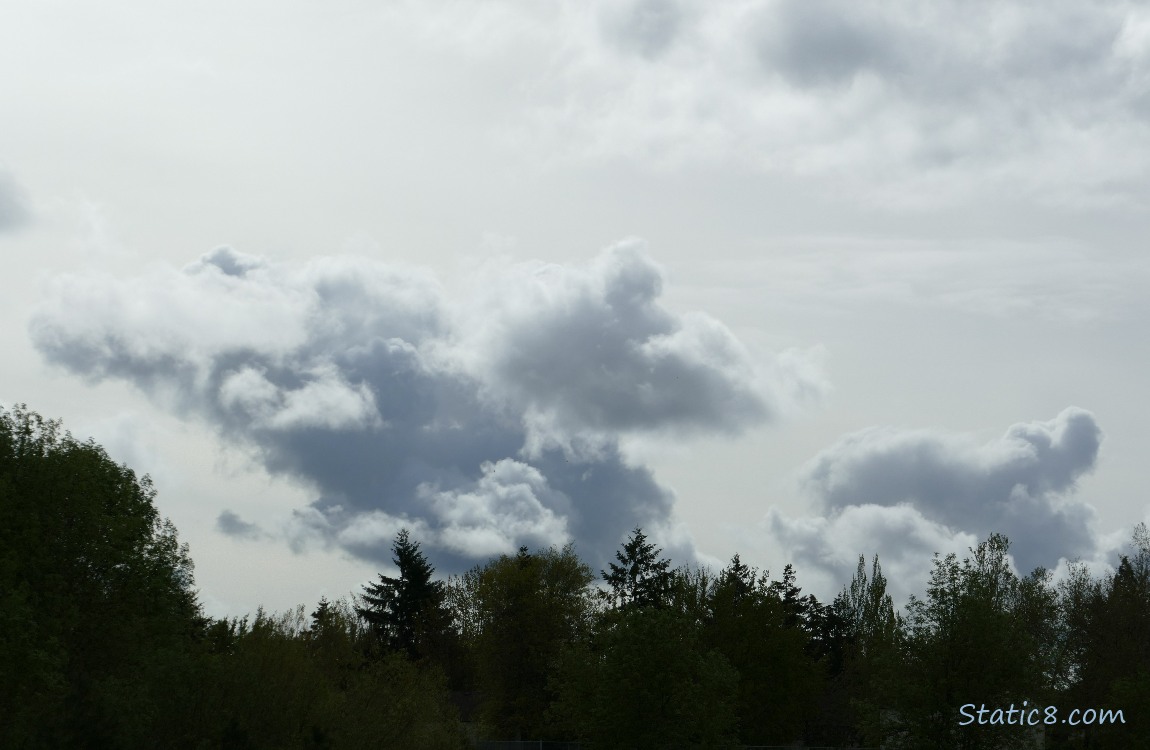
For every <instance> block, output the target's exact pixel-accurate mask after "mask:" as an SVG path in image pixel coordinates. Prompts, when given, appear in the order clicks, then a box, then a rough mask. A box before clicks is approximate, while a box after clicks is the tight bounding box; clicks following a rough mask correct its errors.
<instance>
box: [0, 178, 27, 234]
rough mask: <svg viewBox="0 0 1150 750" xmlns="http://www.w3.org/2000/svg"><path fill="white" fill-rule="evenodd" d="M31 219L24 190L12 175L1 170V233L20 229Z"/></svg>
mask: <svg viewBox="0 0 1150 750" xmlns="http://www.w3.org/2000/svg"><path fill="white" fill-rule="evenodd" d="M30 218H31V215H30V214H29V211H28V207H27V199H26V198H25V195H24V191H23V189H22V188H21V187H20V186H19V185H18V184H17V183H16V180H15V179H13V177H12V176H11V175H10V174H8V173H7V172H5V171H3V170H0V232H6V231H11V230H14V229H19V228H20V227H22V226H23V225H25V224H26V223H28V221H29V219H30Z"/></svg>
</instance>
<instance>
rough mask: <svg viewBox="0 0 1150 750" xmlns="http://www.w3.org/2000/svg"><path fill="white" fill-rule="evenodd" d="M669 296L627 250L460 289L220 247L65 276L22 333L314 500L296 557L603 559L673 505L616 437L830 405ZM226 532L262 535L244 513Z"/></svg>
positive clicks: (419, 277) (59, 359)
mask: <svg viewBox="0 0 1150 750" xmlns="http://www.w3.org/2000/svg"><path fill="white" fill-rule="evenodd" d="M662 279H663V274H662V271H661V270H660V268H659V267H658V266H657V265H656V264H655V263H654V262H652V261H651V260H650V258H648V257H647V256H646V254H645V253H644V252H643V251H642V250H641V249H640V248H639V247H638V246H637V245H636V244H635V243H625V244H623V245H619V246H616V247H613V248H609V249H608V250H606V251H604V252H603V253H602V254H601V255H600V256H599V257H597V258H596V259H595V260H594V261H592V262H591V263H589V264H586V265H583V266H546V265H541V264H520V265H509V264H501V265H497V266H492V267H489V268H487V269H486V270H485V271H484V272H483V273H480V274H478V275H477V276H476V277H475V278H474V279H473V283H472V285H471V287H470V288H467V289H461V290H452V291H451V292H450V293H449V292H448V291H447V290H444V289H443V288H442V287H441V285H440V284H439V282H438V280H437V279H435V278H434V277H433V276H431V275H430V274H428V273H427V272H424V271H420V270H418V269H413V268H405V267H399V266H393V265H389V264H385V263H379V262H375V261H370V260H365V259H362V258H318V259H314V260H312V261H310V262H308V263H304V264H288V263H274V262H270V261H268V260H266V259H262V258H258V257H254V256H250V255H245V254H242V253H238V252H235V251H233V250H231V249H228V248H221V249H218V250H216V251H213V252H212V253H208V254H206V255H204V256H203V257H201V258H200V259H199V260H197V261H195V262H193V263H191V264H189V265H187V266H185V267H184V268H183V269H175V268H161V269H157V270H153V271H152V272H149V273H146V274H143V275H140V276H137V277H135V278H130V279H117V278H113V277H110V276H100V275H83V276H76V275H73V276H65V277H61V278H58V279H56V280H55V281H54V282H53V284H52V286H51V288H50V289H49V291H48V294H47V296H46V299H45V302H44V304H43V305H42V307H41V308H40V309H39V310H38V311H37V312H36V313H35V315H34V316H33V318H32V320H31V321H30V323H29V331H30V334H31V337H32V340H33V342H34V344H35V346H36V347H37V348H38V349H39V351H40V352H41V353H42V355H43V356H44V357H45V358H46V359H47V360H49V361H50V362H53V363H56V364H58V365H60V366H62V367H64V368H66V369H67V370H69V371H71V372H73V373H75V374H78V375H81V376H84V377H87V378H89V379H91V380H101V379H106V378H116V379H122V380H126V381H129V382H131V383H134V384H135V385H137V386H139V387H140V388H141V389H143V390H145V391H146V392H147V393H149V394H150V395H152V396H154V397H155V398H157V399H158V400H160V401H161V402H162V403H165V404H168V405H171V406H172V407H173V408H176V409H178V410H180V411H181V413H183V414H187V415H197V416H199V417H201V418H203V419H205V420H207V421H208V422H209V423H210V424H212V425H214V426H215V427H216V428H217V429H218V430H219V431H220V434H221V435H222V436H223V437H224V438H225V439H227V440H231V441H235V442H236V443H239V444H242V445H244V446H248V447H253V448H254V449H255V450H256V455H258V457H259V460H260V461H261V462H262V463H263V464H264V466H266V467H267V469H268V470H269V471H271V472H273V473H277V474H280V475H284V476H288V477H291V478H293V479H296V480H299V481H302V482H304V483H306V484H307V485H308V486H310V487H312V488H314V490H315V491H316V493H317V497H316V500H315V501H314V503H312V504H311V505H310V506H309V507H307V508H303V509H298V510H297V511H296V512H295V514H294V521H293V523H292V528H291V529H290V530H289V534H288V536H289V538H290V541H291V542H292V544H293V545H294V546H296V547H297V548H301V549H302V548H304V547H307V546H308V545H310V544H313V543H320V544H324V545H332V544H334V545H338V546H340V547H342V548H344V549H346V550H348V551H350V552H352V553H353V554H356V555H360V556H363V557H367V558H374V559H385V558H386V557H387V555H388V547H389V544H390V540H391V539H392V538H393V537H394V534H395V532H396V531H397V530H398V528H400V527H401V526H407V527H409V528H411V529H412V531H413V533H416V534H417V535H418V536H419V537H420V538H421V539H423V540H424V541H425V543H426V544H427V545H428V546H429V548H431V549H432V550H435V551H436V553H437V554H438V556H439V559H440V560H441V561H443V562H445V563H447V564H452V565H460V566H461V565H464V564H467V563H468V562H470V561H472V560H474V559H476V558H483V557H486V556H488V555H491V554H496V553H499V552H512V551H514V550H515V549H516V548H517V547H518V546H519V545H521V544H528V545H541V544H552V543H554V544H558V543H562V542H564V541H566V540H568V539H574V540H575V541H577V542H578V544H579V545H580V547H581V549H582V550H584V551H585V553H587V554H588V555H589V556H591V558H592V559H596V558H599V557H603V558H605V557H607V556H608V555H609V553H610V551H611V550H612V549H613V548H614V547H615V545H616V544H617V542H618V540H619V539H620V538H621V536H622V535H624V534H625V533H626V532H627V531H628V530H629V529H630V528H631V527H633V526H635V525H637V524H638V525H643V526H644V527H646V528H664V529H668V530H673V529H674V528H675V524H674V521H673V520H672V505H673V497H672V495H671V493H670V492H669V491H668V490H667V489H666V488H664V487H662V486H660V485H659V484H658V483H657V482H656V480H655V478H654V477H653V475H652V474H651V472H650V471H649V470H647V469H646V468H644V467H642V466H637V465H632V464H631V463H629V462H628V461H627V460H625V458H624V456H623V454H622V453H621V451H620V448H619V445H620V440H622V439H624V438H626V437H628V436H642V435H648V436H651V435H668V434H669V435H689V434H698V433H715V432H718V433H738V432H740V431H742V430H745V429H747V428H749V427H751V426H753V425H756V424H761V423H764V422H767V421H769V420H770V419H772V418H773V417H774V416H776V415H777V414H778V413H780V412H781V411H784V410H785V409H786V408H787V407H788V403H789V399H790V398H791V394H792V393H793V392H795V391H796V390H800V391H801V390H802V388H798V389H796V383H797V384H800V385H802V384H806V387H807V390H811V391H815V392H817V391H818V390H819V389H820V388H821V387H822V381H821V378H820V377H819V376H818V373H817V369H812V365H811V363H809V362H805V361H802V360H801V358H800V359H795V358H794V357H793V355H791V356H790V358H788V357H780V358H779V361H778V362H775V363H768V365H769V366H761V365H760V363H756V362H753V361H752V360H751V358H750V356H749V355H748V354H747V352H746V351H745V350H744V349H743V347H742V346H741V345H740V343H739V342H738V341H737V340H736V339H735V337H734V336H733V335H732V334H731V332H730V331H729V330H728V329H727V328H726V327H725V326H723V325H722V324H721V323H719V322H718V321H716V320H714V319H712V318H710V317H708V316H706V315H704V314H701V313H693V314H687V315H683V314H678V313H675V312H673V311H671V310H668V309H667V308H665V307H663V306H662V305H661V304H660V303H659V296H660V293H661V290H662ZM808 380H810V381H811V382H810V383H807V381H808ZM217 527H218V528H219V529H220V530H221V531H222V532H224V533H228V534H231V535H233V536H240V537H252V536H254V535H256V534H258V533H259V532H258V530H257V529H255V528H253V527H252V526H251V525H250V524H247V523H246V522H243V521H242V520H241V519H240V518H239V516H238V515H235V514H234V513H232V512H230V511H229V512H228V513H225V514H224V515H221V516H220V517H219V519H218V523H217ZM676 540H677V541H672V542H671V543H670V544H668V549H670V550H673V551H676V552H678V553H680V554H681V555H683V556H686V557H689V556H691V555H693V550H691V548H690V545H689V540H688V541H687V542H684V541H683V540H682V539H679V538H678V537H676Z"/></svg>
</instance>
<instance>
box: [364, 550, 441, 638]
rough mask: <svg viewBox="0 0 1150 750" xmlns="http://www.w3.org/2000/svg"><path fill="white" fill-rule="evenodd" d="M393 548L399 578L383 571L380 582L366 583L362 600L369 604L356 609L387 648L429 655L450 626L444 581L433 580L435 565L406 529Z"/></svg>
mask: <svg viewBox="0 0 1150 750" xmlns="http://www.w3.org/2000/svg"><path fill="white" fill-rule="evenodd" d="M392 551H393V552H394V555H395V556H394V557H393V558H392V560H393V562H394V563H395V565H396V567H398V568H399V577H398V578H392V577H390V576H385V575H383V574H382V573H381V574H380V576H379V582H378V583H374V584H368V585H366V586H364V587H363V589H364V593H363V594H362V596H361V599H362V601H363V603H364V605H366V606H362V607H356V612H358V613H359V615H360V617H362V618H363V619H364V620H365V621H367V623H368V625H369V626H370V627H371V629H372V631H373V632H374V633H375V635H376V638H377V640H378V642H379V643H381V644H382V645H383V646H385V647H386V648H388V649H391V650H395V651H404V652H406V653H407V655H408V656H409V657H411V658H413V659H417V658H420V657H424V656H428V655H430V653H431V652H432V651H434V650H435V648H436V646H437V643H438V641H439V639H440V637H441V636H442V632H443V630H444V629H445V628H446V625H447V616H446V613H445V612H444V608H443V601H444V586H443V582H442V581H433V580H432V576H433V575H434V574H435V568H433V567H432V565H431V563H430V562H428V561H427V558H426V557H425V556H424V554H423V552H422V551H421V550H420V549H419V542H415V541H412V540H411V537H410V535H409V534H408V531H407V529H402V530H401V531H400V532H399V534H397V535H396V537H395V542H394V543H393V544H392Z"/></svg>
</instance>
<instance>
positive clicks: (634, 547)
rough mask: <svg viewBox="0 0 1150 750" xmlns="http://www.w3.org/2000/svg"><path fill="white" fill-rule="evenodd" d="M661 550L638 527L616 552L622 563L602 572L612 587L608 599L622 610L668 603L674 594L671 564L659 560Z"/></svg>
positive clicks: (611, 564) (613, 564)
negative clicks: (609, 570) (672, 593)
mask: <svg viewBox="0 0 1150 750" xmlns="http://www.w3.org/2000/svg"><path fill="white" fill-rule="evenodd" d="M662 553H663V550H662V549H661V548H658V547H656V546H655V545H654V544H651V543H650V542H648V541H647V536H646V535H645V534H644V533H643V530H642V529H640V528H639V527H635V530H634V531H632V532H631V537H630V538H629V539H628V540H627V541H626V542H625V543H624V544H623V549H622V550H620V551H619V552H616V553H615V559H616V560H618V561H619V564H618V565H616V564H615V563H609V564H608V567H609V568H610V569H611V572H610V573H608V572H607V571H600V574H601V575H602V576H603V580H605V581H606V582H607V584H608V585H609V586H610V587H611V593H610V594H609V598H610V600H611V603H612V605H613V606H615V607H616V608H619V609H625V608H631V607H638V608H642V607H660V606H663V605H665V604H666V603H667V598H668V596H669V595H670V592H671V586H672V580H673V579H672V574H671V572H670V570H669V568H670V566H671V561H670V560H667V559H665V558H660V557H659V555H661V554H662Z"/></svg>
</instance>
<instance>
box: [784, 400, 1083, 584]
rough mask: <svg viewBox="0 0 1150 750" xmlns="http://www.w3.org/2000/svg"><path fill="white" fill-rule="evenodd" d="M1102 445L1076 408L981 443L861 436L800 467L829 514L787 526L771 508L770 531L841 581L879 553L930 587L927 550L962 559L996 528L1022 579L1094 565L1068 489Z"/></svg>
mask: <svg viewBox="0 0 1150 750" xmlns="http://www.w3.org/2000/svg"><path fill="white" fill-rule="evenodd" d="M1102 438H1103V434H1102V430H1101V429H1100V428H1099V426H1098V424H1097V422H1096V420H1095V418H1094V415H1093V414H1091V413H1090V412H1088V411H1085V410H1083V409H1078V408H1074V407H1070V408H1067V409H1065V410H1063V411H1062V412H1061V413H1060V414H1059V415H1058V416H1056V417H1055V418H1054V419H1052V420H1049V421H1045V422H1027V423H1022V424H1016V425H1012V426H1011V427H1010V428H1009V429H1007V431H1006V433H1005V434H1004V435H1003V436H1002V437H1000V438H997V439H995V440H992V441H990V442H987V443H983V444H979V443H978V442H977V441H976V440H975V439H974V438H973V437H972V436H969V435H962V434H953V433H946V432H942V431H938V430H907V429H894V428H886V427H874V428H869V429H865V430H861V431H859V432H855V433H852V434H849V435H846V436H844V437H843V438H841V439H840V440H839V441H838V442H836V443H835V444H834V445H832V446H830V447H829V448H827V449H826V450H824V451H822V452H821V453H819V455H817V456H816V457H815V458H814V459H812V460H811V461H810V462H809V463H808V464H807V465H806V466H805V467H803V469H802V471H801V482H802V484H803V486H804V487H805V489H806V490H807V492H808V493H809V494H810V496H811V497H812V498H813V499H814V500H815V502H816V505H817V508H818V510H820V511H822V513H823V515H822V516H815V517H812V518H801V519H788V518H786V517H784V516H783V515H781V514H780V513H779V512H778V511H774V510H772V511H771V512H770V513H769V514H768V516H767V519H766V521H765V527H766V530H767V531H768V533H769V534H771V535H772V536H773V537H774V538H775V539H776V540H778V541H779V542H780V543H781V544H782V545H783V546H784V547H785V548H787V549H788V550H790V551H791V552H792V554H793V555H794V556H795V559H796V561H797V562H805V563H807V564H809V565H810V566H812V567H813V568H815V569H816V570H819V571H823V572H828V573H833V574H834V576H837V577H839V578H840V579H841V577H843V576H844V575H846V576H849V570H848V568H849V567H851V566H853V564H854V560H855V559H857V555H859V554H868V555H869V554H872V553H875V552H880V551H881V552H882V553H883V554H886V555H889V556H891V557H892V558H893V559H892V564H893V565H895V566H898V567H900V568H905V570H906V573H907V574H908V575H910V576H912V577H913V578H914V580H919V579H923V580H925V578H924V575H925V574H924V573H922V572H921V571H925V570H926V568H925V567H924V566H923V561H924V560H925V559H926V558H927V557H929V555H930V553H933V552H941V553H944V554H945V553H946V552H951V551H954V552H961V551H962V550H964V549H966V548H968V547H970V546H973V544H975V543H977V541H978V540H982V539H985V538H986V537H987V536H988V535H989V534H991V533H994V532H1001V533H1004V534H1006V535H1007V537H1009V538H1010V540H1011V553H1012V555H1013V558H1014V560H1015V561H1016V562H1017V565H1018V568H1019V570H1020V571H1021V572H1023V573H1026V572H1029V571H1030V570H1032V569H1034V568H1035V567H1039V566H1042V567H1046V568H1050V569H1053V568H1056V567H1057V566H1058V565H1059V563H1060V561H1062V560H1065V559H1074V558H1083V559H1094V558H1096V557H1098V552H1099V550H1100V548H1101V546H1102V545H1103V542H1104V540H1102V538H1101V537H1100V536H1099V535H1098V532H1097V530H1096V528H1095V527H1096V517H1097V513H1096V511H1095V509H1094V507H1093V506H1092V505H1090V504H1089V503H1087V502H1085V501H1084V500H1081V499H1078V498H1075V497H1073V493H1074V491H1075V489H1076V487H1077V481H1078V480H1079V479H1080V478H1081V477H1082V476H1084V475H1085V474H1087V473H1089V472H1090V471H1092V470H1093V469H1094V467H1095V464H1096V462H1097V458H1098V451H1099V448H1100V446H1101V443H1102ZM915 566H917V569H918V570H919V571H920V572H918V573H915V572H914V571H915ZM908 580H909V579H908ZM911 590H913V589H911ZM911 590H908V591H906V592H903V593H910V592H911Z"/></svg>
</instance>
